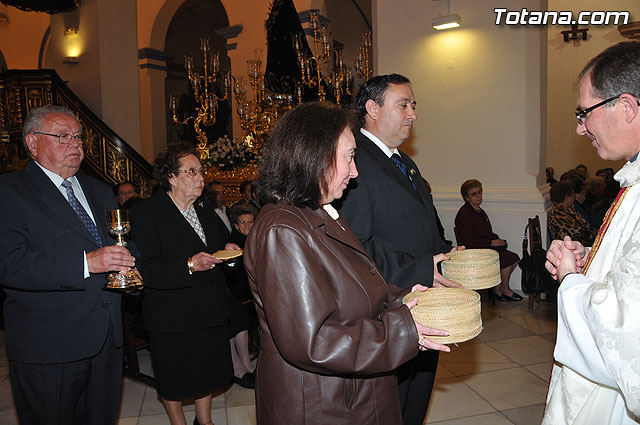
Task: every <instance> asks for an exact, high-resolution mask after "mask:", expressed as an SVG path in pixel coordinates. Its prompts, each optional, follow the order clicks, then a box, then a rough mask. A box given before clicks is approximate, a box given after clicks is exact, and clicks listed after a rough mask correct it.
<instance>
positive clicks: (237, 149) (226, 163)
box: [204, 135, 258, 171]
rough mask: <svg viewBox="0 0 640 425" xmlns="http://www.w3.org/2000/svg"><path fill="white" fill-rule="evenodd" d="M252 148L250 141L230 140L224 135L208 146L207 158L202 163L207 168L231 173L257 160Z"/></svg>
mask: <svg viewBox="0 0 640 425" xmlns="http://www.w3.org/2000/svg"><path fill="white" fill-rule="evenodd" d="M252 147H253V146H252V145H251V142H250V140H246V138H243V139H239V138H235V139H234V140H231V139H229V137H227V136H226V135H225V136H224V137H220V138H218V140H217V141H216V143H215V144H212V145H209V158H208V159H207V160H205V161H204V162H205V163H206V165H208V166H209V167H218V168H219V169H220V170H222V171H232V170H235V169H236V168H239V167H243V166H246V165H248V164H251V163H253V162H255V161H256V160H258V155H256V153H255V152H254V151H253V150H252Z"/></svg>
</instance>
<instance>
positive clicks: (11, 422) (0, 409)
mask: <svg viewBox="0 0 640 425" xmlns="http://www.w3.org/2000/svg"><path fill="white" fill-rule="evenodd" d="M0 424H2V425H18V416H17V414H16V410H15V407H14V405H13V395H12V394H11V393H4V394H0Z"/></svg>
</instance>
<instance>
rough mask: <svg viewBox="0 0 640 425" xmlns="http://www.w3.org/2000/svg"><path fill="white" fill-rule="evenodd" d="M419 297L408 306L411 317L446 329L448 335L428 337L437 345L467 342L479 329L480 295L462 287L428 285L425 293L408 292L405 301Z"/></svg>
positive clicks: (424, 323)
mask: <svg viewBox="0 0 640 425" xmlns="http://www.w3.org/2000/svg"><path fill="white" fill-rule="evenodd" d="M416 297H418V305H416V306H415V307H413V308H412V309H411V315H412V316H413V319H414V320H415V321H416V322H418V323H420V324H422V325H424V326H429V327H431V328H436V329H444V330H446V331H449V334H450V335H449V336H429V337H427V338H428V339H430V340H431V341H434V342H438V343H440V344H450V343H455V342H464V341H468V340H470V339H471V338H474V337H476V336H477V335H478V334H480V332H481V331H482V318H481V317H480V295H479V294H478V293H477V292H474V291H471V290H469V289H464V288H429V289H428V290H426V291H424V292H419V291H415V292H411V293H409V294H407V295H405V297H404V301H405V302H407V301H409V300H411V299H413V298H416Z"/></svg>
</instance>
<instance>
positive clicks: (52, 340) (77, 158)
mask: <svg viewBox="0 0 640 425" xmlns="http://www.w3.org/2000/svg"><path fill="white" fill-rule="evenodd" d="M23 135H24V142H25V147H26V149H27V150H28V152H29V154H30V155H31V160H30V161H29V162H28V163H27V165H26V166H25V168H24V169H23V170H20V171H17V172H15V173H11V174H5V175H3V176H0V199H2V201H3V205H4V208H1V209H0V259H1V260H0V284H1V285H2V286H3V289H4V290H5V292H6V294H7V300H6V302H5V306H4V319H5V325H6V337H7V341H6V345H7V357H8V359H9V369H10V376H11V386H12V388H13V395H14V399H15V404H16V410H17V412H18V417H19V419H20V424H21V425H25V424H26V425H30V424H33V425H36V424H77V425H80V424H91V425H97V424H104V425H107V424H114V423H115V421H116V416H117V410H118V403H119V399H120V385H121V380H122V348H121V345H122V324H121V317H120V295H119V294H117V293H114V292H109V291H104V290H103V287H104V284H105V273H106V272H110V271H126V270H128V269H129V268H131V267H133V266H134V261H135V260H134V258H133V257H132V256H131V254H130V253H129V251H128V250H127V249H126V248H124V247H118V246H107V245H113V243H114V240H113V239H112V238H110V237H109V235H108V233H107V222H106V211H107V210H110V209H115V208H117V206H116V202H115V199H114V197H113V192H112V191H111V188H110V187H109V186H107V185H106V184H104V183H101V182H99V181H97V180H95V179H93V178H91V177H88V176H85V175H76V172H77V171H78V168H79V167H80V164H81V162H82V159H83V158H84V153H83V150H82V127H81V126H80V123H79V122H78V119H77V118H76V116H75V115H73V114H72V113H71V112H69V111H67V110H66V109H64V108H61V107H57V106H44V107H41V108H38V109H35V110H33V111H31V112H30V113H29V114H28V115H27V117H26V119H25V123H24V127H23Z"/></svg>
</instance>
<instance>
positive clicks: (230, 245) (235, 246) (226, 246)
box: [224, 242, 242, 251]
mask: <svg viewBox="0 0 640 425" xmlns="http://www.w3.org/2000/svg"><path fill="white" fill-rule="evenodd" d="M224 249H231V250H234V251H241V250H242V248H240V247H239V246H238V245H236V244H234V243H231V242H229V243H228V244H226V245H225V246H224Z"/></svg>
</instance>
